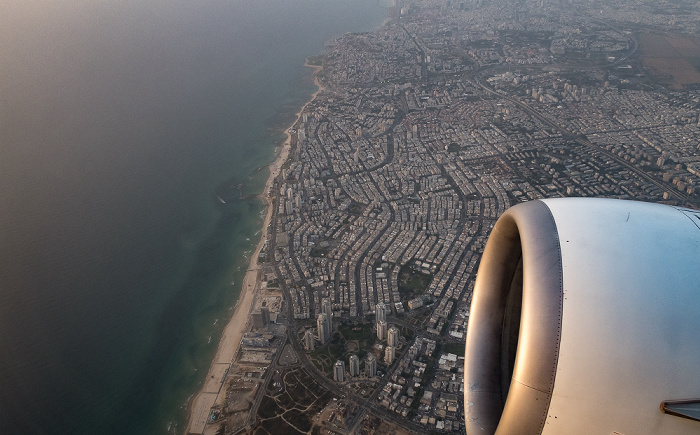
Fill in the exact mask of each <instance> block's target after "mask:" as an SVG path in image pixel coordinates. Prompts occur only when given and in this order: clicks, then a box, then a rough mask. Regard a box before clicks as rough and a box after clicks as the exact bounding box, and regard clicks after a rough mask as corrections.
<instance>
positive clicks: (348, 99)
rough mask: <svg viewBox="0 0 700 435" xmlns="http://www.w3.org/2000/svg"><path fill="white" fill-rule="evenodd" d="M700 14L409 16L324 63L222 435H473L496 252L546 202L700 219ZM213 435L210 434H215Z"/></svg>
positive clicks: (484, 8) (278, 191) (280, 188)
mask: <svg viewBox="0 0 700 435" xmlns="http://www.w3.org/2000/svg"><path fill="white" fill-rule="evenodd" d="M699 34H700V10H698V8H697V6H696V5H695V3H694V2H691V1H661V2H659V1H651V0H649V1H646V0H630V1H622V0H611V1H604V2H603V1H573V0H570V1H556V0H524V1H516V2H514V1H501V0H464V1H460V0H405V1H400V2H398V3H396V4H394V5H392V7H391V8H389V12H388V18H387V21H386V23H385V24H384V25H383V26H382V27H380V28H379V29H377V30H375V31H372V32H368V33H360V34H346V35H344V36H343V37H341V38H339V39H337V40H334V41H331V42H329V43H328V45H327V46H326V48H325V50H324V52H323V53H322V54H321V55H320V56H318V57H313V58H309V59H308V60H307V62H308V64H309V65H312V66H314V65H315V66H316V67H317V72H316V79H317V83H318V84H319V86H320V87H321V90H320V92H319V93H318V95H316V97H315V98H314V99H313V100H312V101H311V102H310V103H308V104H307V105H306V106H305V108H304V109H303V111H302V113H301V114H300V116H299V119H298V122H297V123H296V124H295V125H294V126H293V127H291V129H290V130H289V133H290V144H289V156H288V158H287V160H286V162H285V163H284V164H283V165H281V166H280V167H279V168H275V169H276V170H278V171H279V175H278V176H277V178H276V179H275V180H274V183H273V184H272V185H270V187H269V190H268V191H266V192H264V196H265V197H266V198H267V199H268V200H269V201H270V202H271V203H272V207H273V212H272V218H271V220H270V223H269V227H268V228H267V232H266V234H267V239H266V241H265V245H264V248H263V250H262V251H261V252H260V254H259V256H258V258H257V262H258V265H259V266H260V268H259V270H258V272H257V273H258V277H259V281H260V283H262V284H261V285H260V288H259V289H257V292H256V296H255V303H254V310H253V311H252V313H251V318H250V322H249V325H248V328H249V332H248V333H247V334H246V335H245V336H244V338H243V340H242V342H241V346H240V348H239V351H238V352H237V354H236V356H235V357H234V360H233V363H232V364H231V366H230V367H226V368H225V369H222V370H225V373H223V372H222V373H223V375H222V376H223V385H222V386H221V389H220V391H219V393H218V398H217V400H216V404H215V405H214V407H213V408H212V410H211V413H210V414H209V416H208V417H207V424H206V427H204V428H203V429H202V431H203V433H255V434H275V433H319V434H327V433H367V434H370V433H377V434H379V433H386V434H388V433H423V432H426V433H427V432H430V433H433V432H440V433H444V432H446V433H452V432H455V433H464V421H463V419H464V403H463V372H464V369H463V365H464V340H465V336H466V330H467V325H468V320H469V307H470V301H471V296H472V292H473V288H474V282H475V277H476V273H477V269H478V266H479V260H480V255H481V253H482V251H483V249H484V246H485V244H486V240H487V238H488V235H489V233H490V230H491V229H492V227H493V225H494V224H495V222H496V220H497V218H498V217H499V216H500V215H501V214H502V213H503V212H504V211H505V210H506V209H508V208H509V207H511V206H513V205H515V204H518V203H521V202H525V201H529V200H534V199H539V198H552V197H606V198H619V199H634V200H640V201H648V202H658V203H665V204H671V205H678V206H683V207H689V208H698V207H699V206H700V152H699V148H700V61H698V59H700V37H698V35H699ZM200 433H202V432H200Z"/></svg>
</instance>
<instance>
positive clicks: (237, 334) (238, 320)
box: [185, 59, 325, 434]
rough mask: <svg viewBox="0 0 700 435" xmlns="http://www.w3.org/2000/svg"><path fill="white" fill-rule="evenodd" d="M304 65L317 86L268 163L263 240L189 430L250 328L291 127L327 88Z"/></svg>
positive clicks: (202, 416)
mask: <svg viewBox="0 0 700 435" xmlns="http://www.w3.org/2000/svg"><path fill="white" fill-rule="evenodd" d="M304 66H305V67H308V68H312V69H313V71H312V74H313V76H314V84H315V85H316V87H317V90H316V91H315V92H314V93H313V94H312V95H311V97H310V99H309V101H307V102H306V103H305V104H304V105H303V106H302V107H301V109H299V111H298V112H297V113H296V117H295V120H294V122H293V123H292V124H291V125H290V126H289V127H287V129H286V130H285V131H284V133H285V136H286V138H285V140H284V142H283V144H282V148H281V150H280V152H279V154H278V156H277V158H276V159H275V161H274V162H272V163H271V164H270V165H269V166H268V168H269V170H270V175H269V177H268V179H267V182H266V183H265V187H264V189H263V192H262V193H261V194H260V195H259V196H260V198H261V199H263V200H264V201H265V202H267V213H266V214H265V219H264V220H263V226H262V230H261V235H260V241H259V242H258V245H257V247H256V248H255V251H254V252H253V254H252V255H251V257H250V263H249V265H248V269H247V271H246V274H245V277H244V278H243V283H242V286H243V288H242V289H241V294H240V295H239V297H238V302H237V303H236V307H235V309H234V312H233V315H232V316H231V319H230V320H229V322H228V324H227V325H226V327H225V328H224V331H223V333H222V335H221V340H220V341H219V347H218V348H217V350H216V354H215V356H214V360H213V361H212V363H211V366H210V367H209V371H208V372H207V376H206V378H205V380H204V385H203V386H202V388H201V389H200V391H199V392H198V393H197V394H196V395H195V396H194V398H193V399H192V400H191V401H190V403H189V404H188V414H189V417H188V420H187V428H186V430H185V433H186V434H201V433H203V432H204V429H205V427H206V423H207V420H208V418H209V414H210V410H211V408H212V406H214V404H215V403H216V401H217V398H218V396H219V393H220V391H221V387H222V386H223V383H224V381H225V380H226V375H227V373H228V372H229V369H230V368H231V366H232V365H233V364H234V359H235V357H236V355H237V353H238V349H239V347H240V343H241V339H242V337H243V335H244V334H245V332H246V331H247V330H248V326H249V318H250V312H251V310H252V309H253V305H254V301H255V295H256V293H257V292H258V290H259V289H260V286H261V283H262V281H261V279H259V276H260V274H259V273H258V271H259V270H261V269H262V267H261V266H259V265H258V256H259V254H260V252H261V251H262V249H263V247H264V246H265V244H266V242H267V237H268V235H267V230H268V227H269V225H270V222H271V221H272V216H273V211H274V209H273V207H274V201H273V200H272V194H271V188H272V186H273V184H274V181H275V179H276V178H277V176H278V175H279V172H280V169H281V168H282V166H283V165H284V163H285V162H286V161H287V159H288V158H289V152H290V150H291V146H292V130H293V129H294V127H295V126H296V125H297V124H298V123H299V121H300V120H301V117H302V114H303V113H304V111H305V110H306V108H307V107H308V105H309V104H311V103H312V102H313V101H314V100H315V99H316V97H317V96H318V94H319V93H321V92H322V91H323V90H324V89H325V87H324V86H323V85H322V84H321V82H320V81H319V79H318V76H317V75H318V72H319V71H320V70H321V69H323V67H322V66H319V65H310V64H309V63H308V59H307V60H306V61H305V62H304Z"/></svg>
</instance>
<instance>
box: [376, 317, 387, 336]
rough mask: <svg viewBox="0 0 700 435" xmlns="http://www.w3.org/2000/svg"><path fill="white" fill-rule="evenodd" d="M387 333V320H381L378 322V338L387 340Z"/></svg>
mask: <svg viewBox="0 0 700 435" xmlns="http://www.w3.org/2000/svg"><path fill="white" fill-rule="evenodd" d="M386 334H387V324H386V321H384V320H380V321H379V322H377V338H378V339H379V340H386Z"/></svg>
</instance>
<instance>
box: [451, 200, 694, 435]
mask: <svg viewBox="0 0 700 435" xmlns="http://www.w3.org/2000/svg"><path fill="white" fill-rule="evenodd" d="M464 375H465V376H464V408H465V422H466V427H467V434H468V435H473V434H493V433H497V434H556V435H560V434H586V435H588V434H604V435H608V434H621V435H632V434H634V435H639V434H691V433H693V434H697V433H700V421H697V420H698V419H700V401H699V400H697V399H700V212H697V211H694V210H688V209H683V208H677V207H669V206H665V205H659V204H648V203H641V202H633V201H621V200H610V199H584V198H563V199H548V200H537V201H531V202H528V203H524V204H520V205H517V206H515V207H512V208H511V209H509V210H508V211H506V212H505V213H504V214H503V216H502V217H501V218H500V219H499V220H498V222H497V223H496V225H495V226H494V228H493V231H492V233H491V235H490V237H489V240H488V243H487V245H486V249H485V250H484V254H483V256H482V259H481V265H480V267H479V273H478V275H477V279H476V284H475V288H474V295H473V299H472V305H471V311H470V318H469V327H468V331H467V344H466V356H465V373H464Z"/></svg>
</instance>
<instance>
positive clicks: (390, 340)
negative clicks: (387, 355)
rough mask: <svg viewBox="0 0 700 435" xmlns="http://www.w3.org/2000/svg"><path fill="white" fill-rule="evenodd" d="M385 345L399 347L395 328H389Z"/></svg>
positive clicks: (397, 332) (397, 333)
mask: <svg viewBox="0 0 700 435" xmlns="http://www.w3.org/2000/svg"><path fill="white" fill-rule="evenodd" d="M387 344H388V345H389V346H393V347H397V346H398V345H399V330H398V328H396V327H395V326H392V327H391V328H389V332H388V336H387Z"/></svg>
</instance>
